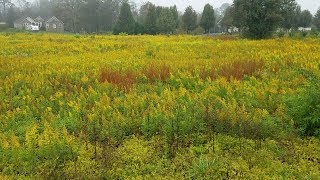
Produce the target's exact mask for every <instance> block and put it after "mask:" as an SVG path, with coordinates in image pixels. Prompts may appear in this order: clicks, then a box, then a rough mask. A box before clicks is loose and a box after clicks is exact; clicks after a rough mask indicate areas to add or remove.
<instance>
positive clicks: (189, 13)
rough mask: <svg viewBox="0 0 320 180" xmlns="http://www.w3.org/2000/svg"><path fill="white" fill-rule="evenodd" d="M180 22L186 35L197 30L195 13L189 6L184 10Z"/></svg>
mask: <svg viewBox="0 0 320 180" xmlns="http://www.w3.org/2000/svg"><path fill="white" fill-rule="evenodd" d="M182 22H183V29H184V30H185V31H187V33H190V32H191V31H193V30H194V29H196V28H197V13H196V11H195V10H193V8H192V7H191V6H189V7H187V8H186V10H185V12H184V14H183V16H182Z"/></svg>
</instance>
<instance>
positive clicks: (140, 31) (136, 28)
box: [134, 22, 145, 34]
mask: <svg viewBox="0 0 320 180" xmlns="http://www.w3.org/2000/svg"><path fill="white" fill-rule="evenodd" d="M144 33H145V28H144V26H143V25H142V24H141V23H139V22H136V23H135V26H134V34H144Z"/></svg>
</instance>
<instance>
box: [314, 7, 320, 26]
mask: <svg viewBox="0 0 320 180" xmlns="http://www.w3.org/2000/svg"><path fill="white" fill-rule="evenodd" d="M313 24H314V26H315V27H316V28H317V29H318V30H320V8H319V9H318V11H317V13H316V15H315V16H314V19H313Z"/></svg>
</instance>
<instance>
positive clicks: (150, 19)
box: [144, 4, 157, 34]
mask: <svg viewBox="0 0 320 180" xmlns="http://www.w3.org/2000/svg"><path fill="white" fill-rule="evenodd" d="M144 27H145V30H146V33H148V34H156V33H157V12H156V6H155V5H153V4H152V5H149V8H148V12H147V16H146V20H145V23H144Z"/></svg>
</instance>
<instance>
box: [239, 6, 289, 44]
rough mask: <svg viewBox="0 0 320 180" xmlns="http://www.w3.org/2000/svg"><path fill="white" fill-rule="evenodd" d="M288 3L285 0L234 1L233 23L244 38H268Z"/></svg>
mask: <svg viewBox="0 0 320 180" xmlns="http://www.w3.org/2000/svg"><path fill="white" fill-rule="evenodd" d="M288 2H289V1H286V0H259V1H257V0H234V3H233V6H234V8H235V11H234V12H235V13H234V21H235V22H237V25H238V26H237V27H240V28H241V29H242V30H243V31H244V35H245V36H246V37H248V38H252V39H264V38H268V37H270V36H271V35H272V34H273V32H274V31H275V29H276V28H277V27H278V25H279V23H280V22H281V19H282V18H281V12H282V10H283V9H285V8H286V4H287V3H288ZM239 18H240V19H239ZM238 20H239V21H238Z"/></svg>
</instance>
